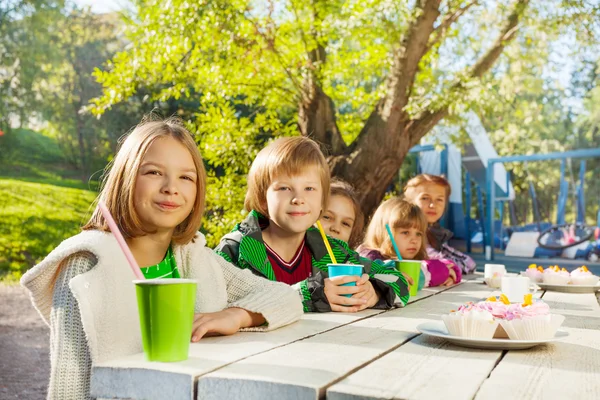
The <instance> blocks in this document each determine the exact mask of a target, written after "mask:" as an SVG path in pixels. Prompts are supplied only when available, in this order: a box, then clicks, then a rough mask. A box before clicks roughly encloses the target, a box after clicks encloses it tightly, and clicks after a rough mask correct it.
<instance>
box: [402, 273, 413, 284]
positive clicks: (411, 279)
mask: <svg viewBox="0 0 600 400" xmlns="http://www.w3.org/2000/svg"><path fill="white" fill-rule="evenodd" d="M400 273H401V274H402V275H403V276H404V278H405V279H406V282H408V286H409V287H410V286H412V285H414V284H415V281H413V278H411V277H410V275H408V274H407V273H406V272H400Z"/></svg>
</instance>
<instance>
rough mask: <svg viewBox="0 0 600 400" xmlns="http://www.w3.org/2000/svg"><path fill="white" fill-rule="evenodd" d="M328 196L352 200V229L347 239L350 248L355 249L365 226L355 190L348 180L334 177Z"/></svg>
mask: <svg viewBox="0 0 600 400" xmlns="http://www.w3.org/2000/svg"><path fill="white" fill-rule="evenodd" d="M329 196H330V199H331V196H342V197H345V198H347V199H348V200H350V201H351V202H352V205H353V206H354V225H352V231H351V232H350V239H348V245H350V248H352V249H355V248H356V247H358V245H359V244H360V242H361V240H362V236H363V234H364V228H365V216H364V214H363V212H362V210H361V208H360V203H359V202H358V196H357V195H356V191H355V190H354V188H353V187H352V185H350V184H349V183H348V182H346V181H343V180H341V179H337V178H334V179H332V181H331V189H330V190H329Z"/></svg>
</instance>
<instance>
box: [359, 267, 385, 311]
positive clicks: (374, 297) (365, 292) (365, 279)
mask: <svg viewBox="0 0 600 400" xmlns="http://www.w3.org/2000/svg"><path fill="white" fill-rule="evenodd" d="M356 286H357V287H358V288H360V291H359V292H357V293H356V294H355V295H353V296H352V297H353V298H357V299H360V298H362V299H365V300H367V302H366V303H365V304H363V305H361V306H359V307H358V310H359V311H360V310H364V309H365V308H371V307H373V306H374V305H375V304H377V302H378V301H379V295H378V294H377V292H376V291H375V288H374V287H373V284H371V282H370V281H369V275H367V274H363V275H362V276H361V277H360V279H359V280H358V281H356Z"/></svg>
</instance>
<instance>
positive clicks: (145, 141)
mask: <svg viewBox="0 0 600 400" xmlns="http://www.w3.org/2000/svg"><path fill="white" fill-rule="evenodd" d="M150 118H153V117H150ZM165 137H170V138H173V139H175V140H177V141H178V142H179V143H181V144H182V145H183V146H184V147H185V148H187V149H188V151H189V152H190V154H191V156H192V159H193V161H194V166H195V167H196V173H197V176H198V179H197V180H196V199H195V201H194V206H193V208H192V212H191V213H190V215H188V217H187V218H186V219H185V220H184V221H183V222H181V223H180V224H179V225H178V226H177V227H176V228H175V231H174V232H173V237H172V242H173V243H175V244H186V243H188V242H190V241H191V240H192V239H193V238H194V236H195V235H196V232H197V231H198V229H200V225H201V224H202V214H203V213H204V205H205V188H206V172H205V170H204V163H203V162H202V156H201V155H200V152H199V151H198V147H197V146H196V142H195V141H194V139H193V138H192V135H191V133H190V132H189V131H188V130H187V129H185V127H184V126H183V125H182V124H181V122H180V121H179V120H178V119H175V118H169V119H166V120H162V121H161V120H149V121H146V120H142V122H141V123H140V124H139V125H137V126H136V127H135V129H134V130H133V131H132V132H131V133H130V134H129V135H128V136H127V138H126V139H125V141H123V143H122V144H121V146H120V148H119V151H118V152H117V155H116V156H115V158H114V160H113V161H112V162H111V163H110V164H109V165H108V166H107V169H106V170H107V171H109V172H108V174H107V175H105V178H104V180H103V182H102V190H101V191H100V194H99V195H98V198H97V200H98V199H100V200H102V201H104V203H105V204H106V207H107V208H108V210H109V211H110V213H111V214H112V216H113V217H114V219H115V221H116V222H117V225H118V226H119V228H120V229H121V232H122V233H123V236H124V237H125V238H134V237H139V236H144V235H147V234H150V233H153V232H150V231H147V230H146V229H144V227H143V226H142V222H141V220H140V217H139V215H138V213H137V211H136V210H135V207H134V199H133V196H134V193H135V184H136V178H137V176H138V172H139V169H140V165H141V164H142V161H143V159H144V156H145V155H146V152H147V151H148V149H149V148H150V146H151V145H152V143H154V141H156V140H157V139H160V138H165ZM83 229H84V230H89V229H98V230H102V231H106V232H108V231H110V229H109V228H108V224H107V223H106V221H105V220H104V217H103V216H102V213H101V212H100V209H99V208H98V207H96V209H95V210H94V212H93V214H92V216H91V218H90V220H89V221H88V222H87V224H85V226H83Z"/></svg>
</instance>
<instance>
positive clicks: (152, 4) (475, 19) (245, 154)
mask: <svg viewBox="0 0 600 400" xmlns="http://www.w3.org/2000/svg"><path fill="white" fill-rule="evenodd" d="M136 4H137V6H138V13H137V15H136V17H135V18H132V20H131V22H130V24H129V32H128V35H129V39H130V40H131V47H130V48H129V49H128V50H127V51H125V52H122V53H120V54H118V55H117V56H115V57H114V58H113V60H112V61H111V62H110V63H109V65H108V68H107V69H106V71H103V72H101V71H99V72H98V74H97V75H98V78H99V80H100V82H102V84H103V85H104V87H105V90H104V95H103V96H102V97H101V98H99V99H97V100H96V101H95V106H96V111H97V112H100V113H101V112H103V111H104V110H106V109H108V108H110V107H111V106H112V105H114V104H117V103H119V102H123V101H126V100H127V99H128V98H130V96H132V95H134V94H135V93H136V92H137V91H138V90H139V89H140V88H146V89H148V90H150V93H151V94H152V97H153V98H155V99H159V100H166V99H169V98H180V97H182V96H183V97H186V96H190V95H193V96H197V97H198V98H199V100H200V104H201V107H200V109H199V110H198V116H197V118H196V119H195V120H193V121H192V120H190V123H193V124H194V125H195V126H197V128H198V129H199V132H200V136H199V141H200V146H201V150H202V151H203V154H204V155H205V157H206V158H207V161H208V163H209V164H211V165H225V167H226V169H225V172H226V175H225V177H226V179H227V180H229V181H232V182H229V183H230V184H232V185H233V186H231V187H230V186H227V183H228V181H227V180H222V181H221V182H222V183H223V184H224V185H225V187H229V188H231V189H232V190H237V186H236V185H237V184H239V182H238V181H237V180H236V178H231V176H232V175H241V176H243V174H244V173H245V172H246V171H247V168H248V165H249V163H250V161H251V159H252V157H253V154H254V153H255V151H256V148H257V147H259V146H261V145H262V144H263V141H264V139H265V138H268V137H271V136H276V135H286V134H298V133H300V134H302V135H306V136H309V137H312V138H313V139H315V140H317V141H318V142H319V143H320V144H321V146H322V148H323V150H324V152H325V153H326V154H327V155H328V157H329V163H330V166H331V169H332V173H333V174H334V175H336V176H338V177H341V178H343V179H346V180H347V181H349V182H351V183H353V184H354V185H356V186H357V187H358V188H359V193H360V200H361V202H362V206H363V210H364V211H365V212H366V213H367V214H370V213H371V212H372V210H373V209H374V208H375V207H376V206H377V205H378V204H379V202H380V201H381V199H382V197H383V196H384V193H385V190H386V188H387V186H388V183H389V182H390V181H391V180H392V179H393V177H394V176H395V174H396V173H397V171H398V169H399V167H400V166H401V165H402V162H403V160H404V158H405V156H406V154H407V152H408V150H409V149H410V148H411V147H412V146H413V145H415V144H417V143H418V142H419V141H420V139H421V138H422V137H423V136H424V135H426V134H427V133H428V132H430V131H431V130H432V128H433V127H434V126H436V124H438V123H439V122H440V121H441V120H442V119H444V118H446V117H448V116H452V115H453V114H458V113H460V111H462V110H464V109H465V108H466V107H468V106H472V105H476V104H480V103H484V102H485V101H486V100H489V99H490V96H489V95H488V90H489V85H491V84H490V83H489V82H487V81H486V80H485V79H483V80H482V78H483V77H484V76H485V75H486V73H488V72H489V71H490V70H491V69H492V68H493V67H494V65H496V63H497V61H498V60H499V59H500V58H501V56H502V54H503V52H504V50H505V49H506V48H507V47H511V46H515V49H518V50H519V51H521V54H520V56H521V57H525V56H526V54H527V53H526V50H527V49H531V48H535V44H536V43H537V42H538V40H539V38H540V37H543V36H544V35H546V34H548V33H549V32H550V33H556V32H559V31H560V30H561V29H566V27H569V29H573V30H576V31H577V34H578V35H579V36H581V37H583V36H585V35H588V36H592V35H593V33H594V32H595V31H596V30H597V27H596V26H595V25H594V24H595V23H597V21H598V15H599V10H598V8H599V7H598V5H596V4H595V3H593V2H588V1H585V0H581V1H574V0H569V1H560V0H550V1H543V2H540V1H529V0H510V1H508V0H507V1H484V0H482V1H458V0H448V1H441V0H417V1H414V2H409V1H392V0H366V1H364V0H361V1H358V0H350V1H336V0H330V1H318V0H312V1H298V0H287V1H249V0H234V1H206V2H204V1H199V2H189V1H183V0H173V1H171V2H169V3H168V6H167V5H166V4H164V3H162V2H159V1H143V0H139V1H137V2H136ZM517 37H519V39H520V40H518V41H515V38H517ZM586 39H589V38H586ZM519 51H517V53H518V52H519ZM492 72H493V75H494V76H498V75H502V74H503V73H506V71H502V70H495V71H492ZM241 106H244V107H247V109H248V110H251V113H250V114H243V113H239V111H238V110H239V107H241ZM247 149H249V151H247ZM231 165H234V166H235V168H233V169H227V168H228V167H229V166H231ZM220 189H222V187H221V188H220ZM230 201H231V200H230ZM236 204H237V205H238V206H239V200H238V203H236ZM233 208H235V207H233Z"/></svg>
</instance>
